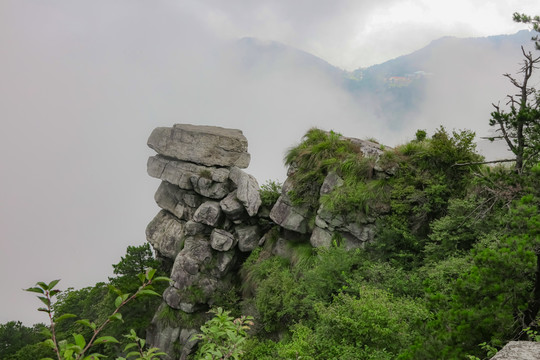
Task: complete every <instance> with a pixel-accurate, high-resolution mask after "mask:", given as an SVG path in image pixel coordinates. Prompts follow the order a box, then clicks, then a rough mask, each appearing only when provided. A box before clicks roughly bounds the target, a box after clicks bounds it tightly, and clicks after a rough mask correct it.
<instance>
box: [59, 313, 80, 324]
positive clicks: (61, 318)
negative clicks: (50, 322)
mask: <svg viewBox="0 0 540 360" xmlns="http://www.w3.org/2000/svg"><path fill="white" fill-rule="evenodd" d="M74 317H77V315H74V314H63V315H60V316H59V317H57V318H56V319H55V322H60V321H62V320H65V319H70V318H74Z"/></svg>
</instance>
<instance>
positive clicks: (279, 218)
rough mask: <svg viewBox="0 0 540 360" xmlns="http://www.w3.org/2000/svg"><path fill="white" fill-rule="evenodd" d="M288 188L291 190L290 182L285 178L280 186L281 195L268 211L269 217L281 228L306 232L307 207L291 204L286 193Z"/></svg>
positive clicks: (307, 227) (307, 228)
mask: <svg viewBox="0 0 540 360" xmlns="http://www.w3.org/2000/svg"><path fill="white" fill-rule="evenodd" d="M290 190H292V182H291V180H290V179H287V180H286V181H285V183H284V184H283V186H282V188H281V196H280V197H279V198H278V200H277V201H276V203H275V204H274V207H273V208H272V210H271V211H270V219H272V220H273V221H274V222H275V223H276V224H278V225H279V226H281V227H282V228H285V229H287V230H292V231H295V232H298V233H301V234H306V233H307V232H308V230H309V226H308V216H309V213H310V211H309V208H308V207H307V206H294V205H292V202H291V199H290V198H289V195H288V193H289V191H290Z"/></svg>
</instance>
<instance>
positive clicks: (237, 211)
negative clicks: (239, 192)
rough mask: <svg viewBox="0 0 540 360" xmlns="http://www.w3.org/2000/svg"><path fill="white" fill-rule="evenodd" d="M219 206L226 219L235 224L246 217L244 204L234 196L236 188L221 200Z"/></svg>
mask: <svg viewBox="0 0 540 360" xmlns="http://www.w3.org/2000/svg"><path fill="white" fill-rule="evenodd" d="M219 206H221V210H223V212H224V213H225V216H227V219H229V220H231V221H232V222H234V223H236V224H239V223H241V222H242V220H245V219H246V218H247V217H248V214H247V212H246V210H245V208H244V205H243V204H242V203H241V202H240V200H238V199H237V197H236V190H235V191H233V192H232V193H230V194H229V195H227V197H225V199H223V200H221V201H220V202H219Z"/></svg>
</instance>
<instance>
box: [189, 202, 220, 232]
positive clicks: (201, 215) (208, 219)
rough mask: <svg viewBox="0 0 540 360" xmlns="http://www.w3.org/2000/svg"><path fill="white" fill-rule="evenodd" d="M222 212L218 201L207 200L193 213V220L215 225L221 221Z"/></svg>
mask: <svg viewBox="0 0 540 360" xmlns="http://www.w3.org/2000/svg"><path fill="white" fill-rule="evenodd" d="M222 215H223V212H222V211H221V207H220V206H219V203H218V202H216V201H207V202H205V203H203V204H202V205H201V206H199V208H198V209H197V211H195V214H194V215H193V221H196V222H199V223H202V224H206V225H209V226H212V227H217V226H218V225H219V222H220V221H221V218H222Z"/></svg>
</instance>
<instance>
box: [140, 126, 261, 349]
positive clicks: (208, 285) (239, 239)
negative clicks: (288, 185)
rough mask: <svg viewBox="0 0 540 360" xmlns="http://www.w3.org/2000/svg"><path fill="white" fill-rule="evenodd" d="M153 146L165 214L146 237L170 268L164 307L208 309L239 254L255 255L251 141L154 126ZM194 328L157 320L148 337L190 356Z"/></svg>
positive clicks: (151, 165) (213, 131)
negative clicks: (162, 323)
mask: <svg viewBox="0 0 540 360" xmlns="http://www.w3.org/2000/svg"><path fill="white" fill-rule="evenodd" d="M148 146H149V147H151V148H152V149H154V150H155V151H156V152H157V153H158V155H156V156H152V157H150V158H149V160H148V164H147V167H148V174H149V175H150V176H152V177H155V178H158V179H160V180H162V183H161V185H160V186H159V188H158V190H157V192H156V194H155V201H156V203H157V204H158V206H159V207H161V208H162V209H163V210H161V211H160V212H159V213H158V214H157V216H156V217H155V218H154V219H153V220H152V221H151V222H150V224H149V225H148V227H147V230H146V235H147V239H148V241H149V242H150V244H151V245H152V246H153V248H154V250H155V251H156V253H157V255H158V256H159V257H161V258H164V259H168V260H169V261H170V262H171V263H172V270H171V274H170V278H171V279H172V284H171V286H169V288H167V289H166V290H165V292H164V294H163V300H164V304H163V305H162V307H165V306H168V307H170V308H172V309H176V310H180V311H183V312H185V313H188V314H190V313H195V312H198V311H200V310H202V311H205V310H207V309H208V306H211V305H212V303H213V298H214V295H215V294H216V292H218V291H220V290H223V289H227V288H228V287H229V286H230V281H231V279H232V277H231V276H230V274H229V273H230V270H231V269H232V268H233V267H234V266H235V262H236V260H237V258H238V257H239V254H240V253H242V252H247V251H251V250H253V249H254V248H255V247H256V246H257V245H258V242H259V239H260V232H261V230H260V229H259V225H258V223H257V218H256V217H255V216H256V215H257V212H258V210H259V207H260V205H261V198H260V195H259V184H258V183H257V180H255V178H254V177H253V176H251V175H249V174H246V173H245V172H244V171H243V170H241V169H240V168H245V167H247V166H248V165H249V160H250V155H249V153H248V152H247V140H246V138H245V137H244V136H243V135H242V132H241V131H239V130H231V129H223V128H219V127H208V126H194V125H174V126H173V127H172V128H157V129H155V130H154V131H153V132H152V134H151V135H150V138H149V139H148ZM162 310H163V309H162ZM196 330H197V328H190V327H186V326H184V325H183V324H177V325H176V326H173V327H170V326H162V325H160V324H158V321H157V319H156V320H155V321H154V324H153V327H152V329H150V335H149V339H150V340H151V341H150V342H151V343H153V344H156V345H159V346H160V347H161V348H162V349H163V350H164V351H166V352H168V353H172V351H173V349H172V346H173V344H174V343H177V344H180V346H181V347H182V355H181V358H185V357H186V356H187V354H188V353H189V351H191V346H188V345H189V338H190V336H187V335H186V334H188V333H189V334H193V333H194V332H195V331H196ZM182 335H184V336H182Z"/></svg>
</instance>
